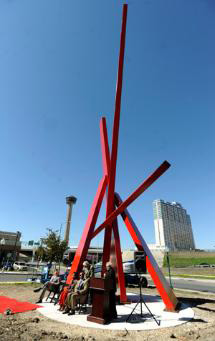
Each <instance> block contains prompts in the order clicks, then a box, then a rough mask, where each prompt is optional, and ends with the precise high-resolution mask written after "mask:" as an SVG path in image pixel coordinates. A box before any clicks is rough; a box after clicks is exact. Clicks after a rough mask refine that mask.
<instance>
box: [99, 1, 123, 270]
mask: <svg viewBox="0 0 215 341" xmlns="http://www.w3.org/2000/svg"><path fill="white" fill-rule="evenodd" d="M127 7H128V6H127V5H123V13H122V28H121V36H120V50H119V63H118V76H117V85H116V97H115V114H114V123H113V135H112V150H111V161H110V171H109V184H108V195H107V211H106V218H107V217H108V216H109V215H110V213H111V212H113V211H114V208H115V206H114V191H115V179H116V163H117V151H118V139H119V122H120V108H121V96H122V79H123V65H124V54H125V36H126V21H127ZM111 235H112V228H109V229H108V230H106V231H105V238H104V250H103V251H104V253H103V261H102V273H103V271H104V270H105V264H106V262H107V261H108V260H109V258H110V250H111ZM112 243H114V241H113V240H112Z"/></svg>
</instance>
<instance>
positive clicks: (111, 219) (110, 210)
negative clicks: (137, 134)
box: [67, 5, 178, 311]
mask: <svg viewBox="0 0 215 341" xmlns="http://www.w3.org/2000/svg"><path fill="white" fill-rule="evenodd" d="M126 22H127V5H124V6H123V15H122V28H121V38H120V51H119V64H118V77H117V86H116V98H115V113H114V123H113V135H112V146H111V147H112V148H111V154H110V151H109V144H108V134H107V127H106V120H105V118H104V117H103V118H102V119H101V122H100V136H101V149H102V165H103V178H102V180H101V181H100V184H99V187H98V189H97V193H96V196H95V198H94V201H93V204H92V207H91V210H90V213H89V216H88V219H87V222H86V225H85V228H84V231H83V234H82V237H81V240H80V242H79V246H78V249H77V251H76V254H75V258H74V261H73V263H72V267H71V270H70V273H69V276H68V278H67V283H70V282H71V280H72V278H73V274H74V272H80V271H81V267H82V264H83V261H84V260H85V259H86V256H87V252H88V248H89V246H90V242H91V240H92V239H93V238H94V237H95V236H97V234H98V233H99V232H101V231H102V230H103V229H105V237H104V249H103V271H102V274H103V273H104V268H105V263H106V261H108V260H109V259H111V260H112V262H113V264H115V265H116V270H117V274H118V283H119V288H120V300H121V302H126V301H127V297H126V289H125V278H124V273H123V265H122V254H121V245H120V236H119V229H118V221H117V219H118V217H119V215H121V217H122V219H123V221H124V223H125V225H126V228H127V229H128V231H129V233H130V235H131V238H132V239H133V241H134V243H135V245H136V247H137V248H138V250H141V251H144V252H145V254H146V266H147V269H148V271H149V273H150V275H151V277H152V279H153V281H154V283H155V285H156V287H157V289H158V291H159V293H160V295H161V297H162V299H163V302H164V304H165V306H166V309H167V310H168V311H175V310H176V306H177V304H178V301H177V298H176V297H175V295H174V292H173V290H172V289H171V288H170V286H169V284H168V282H167V281H166V279H165V277H164V276H163V274H162V272H161V270H160V269H159V267H158V265H157V263H156V261H155V259H154V257H153V255H152V253H151V251H150V250H149V248H148V246H147V244H146V242H145V240H144V239H143V237H142V235H141V233H140V231H139V229H138V228H137V226H136V225H135V223H134V221H133V220H132V217H131V216H130V214H129V212H128V210H127V207H128V206H129V205H130V204H131V203H133V202H134V201H135V200H136V199H137V198H138V197H139V196H140V195H141V194H142V193H143V192H144V191H145V190H146V189H147V188H149V187H150V186H151V185H152V184H153V183H154V182H155V181H156V180H157V179H158V178H159V177H160V176H161V175H162V174H163V173H164V172H165V171H166V170H167V169H168V168H169V167H170V164H169V162H167V161H164V162H163V163H162V164H161V165H160V166H159V167H158V168H157V169H156V170H155V171H154V172H153V173H152V174H151V175H150V176H149V177H148V178H147V179H146V180H145V181H144V182H143V183H142V184H141V185H140V186H139V187H138V188H137V189H136V190H135V191H134V192H133V193H132V194H131V195H130V196H129V197H128V198H127V199H126V200H124V201H122V200H121V198H120V196H119V194H117V193H115V182H116V164H117V153H118V139H119V123H120V109H121V95H122V80H123V65H124V54H125V36H126ZM106 190H107V193H106ZM105 193H106V194H107V195H106V197H107V204H106V219H105V221H104V222H103V223H102V224H101V225H100V226H99V227H98V228H97V229H96V230H94V229H95V226H96V222H97V218H98V215H99V212H100V209H101V205H102V201H103V200H104V196H105Z"/></svg>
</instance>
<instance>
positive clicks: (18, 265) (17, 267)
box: [13, 262, 28, 271]
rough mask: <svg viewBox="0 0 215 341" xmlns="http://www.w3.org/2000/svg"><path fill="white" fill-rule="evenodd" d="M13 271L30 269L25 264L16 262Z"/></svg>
mask: <svg viewBox="0 0 215 341" xmlns="http://www.w3.org/2000/svg"><path fill="white" fill-rule="evenodd" d="M13 269H14V270H16V271H27V270H28V267H27V264H26V263H25V262H14V263H13Z"/></svg>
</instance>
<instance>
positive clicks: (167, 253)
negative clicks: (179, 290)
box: [166, 247, 173, 288]
mask: <svg viewBox="0 0 215 341" xmlns="http://www.w3.org/2000/svg"><path fill="white" fill-rule="evenodd" d="M166 261H167V267H168V273H169V285H170V287H171V288H173V285H172V280H171V273H170V261H169V248H168V247H166Z"/></svg>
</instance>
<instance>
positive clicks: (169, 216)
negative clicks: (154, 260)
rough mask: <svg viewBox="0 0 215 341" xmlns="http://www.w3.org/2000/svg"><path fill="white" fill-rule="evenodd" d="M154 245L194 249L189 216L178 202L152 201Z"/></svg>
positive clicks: (172, 248) (177, 248)
mask: <svg viewBox="0 0 215 341" xmlns="http://www.w3.org/2000/svg"><path fill="white" fill-rule="evenodd" d="M153 214H154V226H155V240H156V245H157V246H160V247H168V248H169V250H194V249H195V243H194V238H193V231H192V225H191V220H190V216H189V215H188V214H187V212H186V210H185V209H184V208H183V207H182V206H181V204H179V203H178V202H172V203H170V202H165V201H164V200H161V199H158V200H155V201H153Z"/></svg>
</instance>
